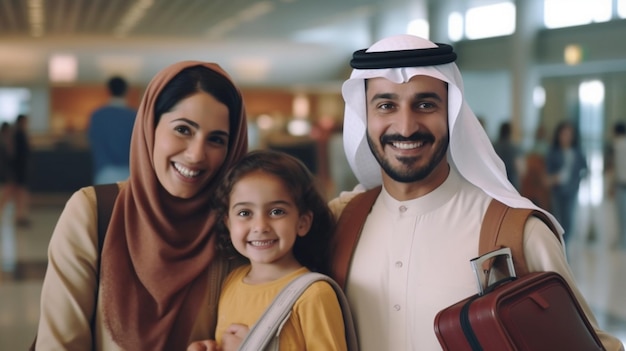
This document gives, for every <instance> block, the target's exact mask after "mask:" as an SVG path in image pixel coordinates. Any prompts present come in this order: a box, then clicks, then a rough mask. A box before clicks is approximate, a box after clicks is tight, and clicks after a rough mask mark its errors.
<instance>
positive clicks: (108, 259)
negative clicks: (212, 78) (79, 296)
mask: <svg viewBox="0 0 626 351" xmlns="http://www.w3.org/2000/svg"><path fill="white" fill-rule="evenodd" d="M198 65H202V66H205V67H208V68H209V69H211V70H213V71H215V72H217V73H219V74H222V75H224V76H225V77H226V78H227V79H228V80H229V81H231V82H232V80H231V79H230V77H229V76H228V75H227V74H226V73H225V72H224V71H223V70H222V69H221V67H219V66H218V65H217V64H213V63H204V62H195V61H185V62H179V63H176V64H173V65H171V66H169V67H167V68H165V69H164V70H162V71H161V72H159V73H158V74H157V75H156V76H155V77H154V78H153V79H152V81H151V82H150V84H149V85H148V87H147V89H146V92H145V94H144V96H143V99H142V101H141V105H140V107H139V110H138V112H137V119H136V121H135V126H134V129H133V135H132V141H131V148H130V163H131V172H130V178H129V181H128V183H127V184H126V185H125V186H124V187H122V188H121V189H120V193H119V196H118V198H117V200H116V202H115V206H114V208H113V212H112V215H111V221H110V224H109V227H108V230H107V234H106V237H105V241H104V245H103V249H102V258H101V260H102V261H101V262H102V263H101V282H100V284H101V291H102V301H103V302H102V305H103V306H102V308H103V311H104V318H105V324H106V327H107V328H108V329H109V330H110V332H111V335H112V336H113V340H114V341H115V342H116V343H117V344H118V345H120V347H122V348H123V349H125V350H184V349H186V347H187V343H188V341H189V335H190V333H191V329H192V326H193V324H194V322H195V319H196V316H197V313H198V310H199V309H200V308H202V307H201V306H200V304H201V301H202V299H203V298H204V296H205V292H206V289H211V288H212V287H210V286H206V284H207V268H208V266H209V265H210V264H211V261H212V259H213V257H214V255H215V238H214V237H215V235H212V233H211V230H212V228H213V225H214V223H215V221H216V218H215V214H214V213H213V212H212V211H210V209H209V201H210V198H211V196H213V193H214V191H215V188H216V186H217V184H218V183H219V181H220V180H221V179H222V177H223V175H224V172H225V171H226V169H227V168H229V167H230V166H231V165H232V164H233V163H234V162H235V161H237V160H238V159H239V158H241V157H242V156H243V155H244V153H245V152H246V150H247V147H248V139H247V130H246V117H245V112H244V107H243V104H242V106H238V107H239V108H240V111H241V113H239V114H238V115H234V113H233V112H234V111H235V110H236V109H237V107H235V108H233V107H232V106H229V112H230V118H231V123H230V126H231V130H230V146H229V151H228V155H227V156H226V160H225V161H224V165H223V167H222V170H221V171H219V172H218V173H217V174H216V175H215V177H214V179H213V180H212V181H211V182H210V183H209V184H208V185H207V186H206V187H205V188H204V189H203V190H201V191H200V192H199V193H198V194H197V195H196V196H194V197H193V198H191V199H180V198H176V197H173V196H171V195H170V194H169V193H168V192H167V191H166V190H165V189H164V188H163V187H162V186H161V184H160V183H159V181H158V179H157V176H156V174H155V171H154V166H153V161H152V160H153V157H152V156H153V155H152V153H153V146H154V142H155V140H154V132H155V128H156V123H155V115H154V114H155V112H154V106H155V103H156V101H157V98H158V96H159V94H160V93H161V91H162V90H163V88H164V87H165V86H166V84H167V83H168V82H169V81H170V80H171V79H172V78H174V76H176V75H177V74H178V73H179V72H180V71H182V70H183V69H185V68H187V67H192V66H198ZM235 90H236V88H235ZM237 93H238V94H239V96H240V97H241V94H240V93H239V91H238V90H237ZM240 101H241V99H240ZM233 119H235V121H233Z"/></svg>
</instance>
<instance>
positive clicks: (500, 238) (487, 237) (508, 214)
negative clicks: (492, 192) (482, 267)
mask: <svg viewBox="0 0 626 351" xmlns="http://www.w3.org/2000/svg"><path fill="white" fill-rule="evenodd" d="M530 216H535V217H538V218H539V219H541V220H542V221H543V222H544V223H546V225H547V226H548V227H549V228H550V230H552V232H553V233H554V234H555V235H556V237H557V239H559V240H560V238H559V235H558V232H557V231H556V228H554V225H553V224H552V222H551V221H550V219H549V218H548V217H547V216H546V215H545V214H544V213H543V212H540V211H537V210H533V209H529V208H512V207H509V206H507V205H505V204H503V203H502V202H500V201H498V200H496V199H492V200H491V203H490V204H489V207H488V208H487V212H486V213H485V217H484V218H483V224H482V227H481V230H480V240H479V244H478V254H479V255H483V254H485V253H487V252H490V251H493V250H496V249H500V248H502V247H508V248H510V249H511V254H512V256H513V265H514V266H515V271H516V273H517V275H518V276H523V275H525V274H527V273H528V266H527V264H526V256H525V255H524V226H525V225H526V221H527V220H528V218H529V217H530Z"/></svg>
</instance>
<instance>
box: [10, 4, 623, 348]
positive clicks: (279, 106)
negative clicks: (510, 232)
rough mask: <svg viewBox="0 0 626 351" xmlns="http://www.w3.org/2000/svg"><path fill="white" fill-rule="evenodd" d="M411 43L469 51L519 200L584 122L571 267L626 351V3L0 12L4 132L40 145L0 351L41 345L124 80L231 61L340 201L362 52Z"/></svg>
mask: <svg viewBox="0 0 626 351" xmlns="http://www.w3.org/2000/svg"><path fill="white" fill-rule="evenodd" d="M400 33H412V34H416V35H420V36H423V37H427V38H429V39H430V40H432V41H434V42H442V43H449V44H451V45H453V46H454V49H455V51H456V52H457V54H458V60H457V64H458V66H459V68H460V70H461V73H462V74H463V80H464V83H465V97H466V99H467V102H468V104H469V105H470V107H471V108H472V109H473V110H474V112H475V113H476V115H477V116H479V117H480V119H481V122H482V123H483V126H484V127H485V129H486V131H487V133H488V135H489V137H490V138H491V140H492V141H493V142H494V143H495V142H496V141H497V140H498V133H499V130H500V126H501V125H502V124H503V123H505V122H507V123H509V124H510V126H511V140H512V143H514V144H515V145H516V147H517V148H518V149H519V150H520V155H521V156H520V159H521V162H519V164H520V166H519V171H520V184H519V187H520V192H522V194H525V195H527V196H528V197H529V198H531V199H532V200H533V201H536V202H537V203H540V204H541V205H542V206H546V207H549V206H550V204H549V200H546V201H547V202H546V203H544V202H542V201H544V199H542V195H544V197H545V195H546V193H545V192H543V193H542V190H541V189H539V190H538V189H535V188H533V185H532V180H531V179H532V178H533V176H537V175H538V174H539V172H542V171H543V168H542V167H543V166H542V164H541V162H543V160H542V156H543V155H544V153H545V148H546V147H547V146H549V145H550V144H551V143H552V141H553V132H554V130H555V128H556V126H557V125H558V124H559V123H561V122H563V121H570V122H571V123H572V124H573V125H574V126H575V128H576V130H577V132H578V136H579V139H580V145H581V147H582V150H583V153H584V155H585V158H586V160H587V163H588V172H587V173H586V175H585V177H584V178H583V179H582V181H581V185H580V190H579V193H578V201H577V204H576V216H575V223H574V225H573V228H572V231H571V232H570V233H569V234H568V239H567V254H568V259H569V261H570V264H571V267H572V269H573V271H574V274H575V276H576V278H577V280H578V283H579V285H580V288H581V290H582V292H583V294H584V295H585V297H586V298H587V299H588V301H589V303H590V304H591V306H592V307H593V309H594V311H595V313H596V317H597V319H598V321H599V323H600V326H601V327H602V328H603V329H606V330H607V331H609V332H611V333H613V334H615V335H616V336H618V337H620V338H621V339H622V340H623V341H626V294H624V291H626V247H620V246H619V245H618V238H619V231H618V228H619V225H618V218H619V215H618V214H617V210H616V201H615V196H614V195H615V187H616V186H619V184H618V182H617V181H616V179H615V172H614V168H615V167H614V165H615V162H613V158H614V156H615V154H614V153H613V152H612V150H613V148H612V147H611V146H612V143H613V140H614V135H613V128H614V126H615V125H616V124H617V123H618V122H626V44H625V39H624V38H626V0H384V1H383V0H229V1H223V0H193V1H187V0H129V1H126V0H72V1H64V0H0V122H7V123H9V124H13V123H14V122H15V120H16V118H17V116H18V115H20V114H23V115H26V116H28V129H27V135H28V140H29V145H30V148H31V153H30V156H29V159H28V165H29V168H28V169H29V173H28V183H27V184H28V193H29V201H28V202H29V204H28V206H29V217H28V218H27V219H26V221H24V222H23V223H17V222H16V221H14V220H13V214H14V213H15V211H16V210H17V207H16V204H15V203H14V202H12V201H9V203H8V204H7V206H5V207H4V211H3V213H0V265H1V267H0V268H1V270H0V350H24V349H26V348H27V346H28V345H29V344H30V342H31V341H32V338H33V336H34V334H35V330H36V323H37V318H38V313H39V292H40V289H41V282H42V278H43V274H44V272H45V268H46V250H47V245H48V240H49V238H50V235H51V233H52V230H53V228H54V226H55V223H56V219H57V218H58V216H59V214H60V212H61V210H62V209H63V206H64V203H65V201H66V200H67V199H68V198H69V196H70V195H71V194H72V192H74V191H76V190H77V189H79V188H81V187H84V186H88V185H90V184H91V183H92V177H93V170H92V163H91V162H92V161H91V156H90V151H89V142H88V139H87V136H86V130H87V127H88V123H89V116H90V114H91V112H92V111H93V110H94V109H96V108H97V107H99V106H101V105H103V104H105V103H106V102H107V99H108V95H107V91H106V86H105V82H106V80H107V79H108V78H109V77H111V76H113V75H120V76H123V77H124V78H126V79H127V80H128V82H129V83H130V89H129V94H128V96H127V103H128V105H129V106H131V107H134V108H136V107H137V106H138V104H139V101H140V99H141V96H142V94H143V91H144V89H145V86H146V85H147V84H148V82H149V80H150V79H151V77H152V76H153V75H154V74H155V73H156V72H158V71H159V70H160V69H162V68H164V67H165V66H167V65H168V64H170V63H173V62H176V61H180V60H202V61H213V62H217V63H219V64H220V65H221V66H222V67H224V69H225V70H226V71H227V72H229V73H231V74H232V76H233V79H234V80H235V82H236V83H237V84H238V86H240V87H241V89H242V93H243V96H244V102H245V106H246V110H247V115H248V123H249V136H250V148H251V149H253V148H272V149H277V150H282V151H285V152H288V153H291V154H293V155H295V156H297V157H299V158H300V159H302V160H303V161H304V162H305V163H306V164H307V166H309V168H310V169H311V171H313V172H314V174H315V175H316V176H317V179H318V181H319V185H320V186H321V187H322V189H323V190H324V191H325V193H326V195H327V196H328V198H329V199H330V198H332V197H334V196H336V195H337V194H338V193H339V192H340V191H342V190H350V189H351V188H352V187H353V186H354V185H355V179H354V177H353V176H352V174H351V173H350V170H349V166H348V165H347V161H346V160H345V158H344V156H343V151H342V143H341V137H340V135H341V134H340V133H341V126H342V120H343V108H344V105H343V100H342V97H341V84H342V82H343V81H344V80H345V79H347V78H348V76H349V74H350V72H351V68H350V66H349V61H350V59H351V55H352V53H353V52H354V51H355V50H359V49H363V48H365V47H368V46H369V45H370V44H372V43H373V42H375V41H377V40H378V39H380V38H382V37H385V36H389V35H392V34H400ZM537 162H538V163H537ZM4 185H5V184H0V194H1V193H2V191H6V190H5V187H4ZM622 186H623V185H622ZM0 208H2V207H1V206H0ZM620 291H622V292H621V293H620Z"/></svg>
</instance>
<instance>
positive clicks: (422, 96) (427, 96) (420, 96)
mask: <svg viewBox="0 0 626 351" xmlns="http://www.w3.org/2000/svg"><path fill="white" fill-rule="evenodd" d="M414 98H415V99H416V100H420V99H435V100H437V101H439V102H442V101H443V100H442V99H441V96H439V94H437V93H432V92H428V93H417V94H415V96H414Z"/></svg>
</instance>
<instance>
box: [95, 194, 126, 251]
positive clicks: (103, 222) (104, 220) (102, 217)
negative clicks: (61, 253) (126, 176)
mask: <svg viewBox="0 0 626 351" xmlns="http://www.w3.org/2000/svg"><path fill="white" fill-rule="evenodd" d="M93 188H94V190H95V191H96V208H97V211H98V252H100V253H101V252H102V244H103V243H104V236H105V235H106V233H107V229H108V227H109V222H110V221H111V212H113V205H114V204H115V199H116V198H117V194H118V193H119V191H120V189H119V186H118V185H117V183H112V184H99V185H94V186H93ZM98 257H99V256H98Z"/></svg>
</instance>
